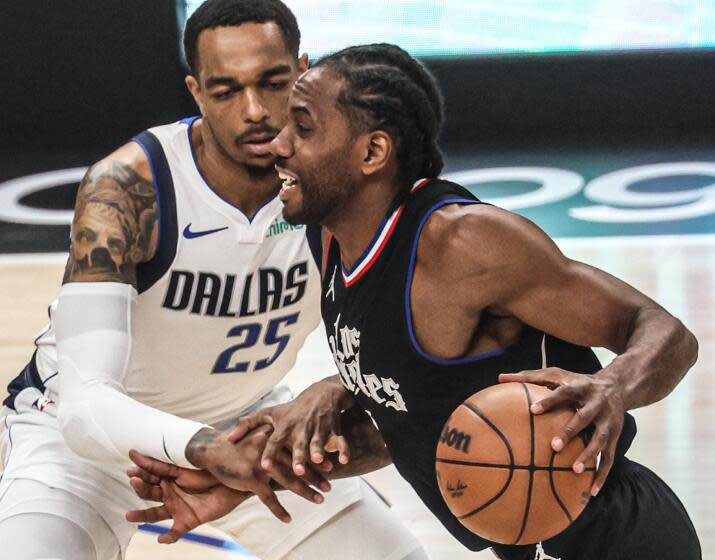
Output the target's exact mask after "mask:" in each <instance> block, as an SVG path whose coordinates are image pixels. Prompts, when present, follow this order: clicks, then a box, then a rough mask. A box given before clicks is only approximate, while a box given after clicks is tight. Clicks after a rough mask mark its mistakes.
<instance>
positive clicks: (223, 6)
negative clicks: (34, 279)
mask: <svg viewBox="0 0 715 560" xmlns="http://www.w3.org/2000/svg"><path fill="white" fill-rule="evenodd" d="M269 21H272V22H275V23H276V24H277V25H278V27H280V29H281V31H282V33H283V39H284V41H285V44H286V48H287V49H288V51H289V52H290V53H292V54H293V55H294V56H295V57H296V58H298V49H299V48H300V30H299V29H298V22H297V21H296V19H295V15H294V14H293V12H291V10H290V8H289V7H288V6H286V5H285V4H284V3H283V2H281V1H280V0H206V2H204V3H203V4H201V6H199V7H198V8H197V9H196V11H195V12H194V13H193V14H191V17H190V18H189V19H188V21H187V22H186V28H185V29H184V54H185V56H186V62H187V64H188V65H189V69H190V70H191V73H192V74H194V75H196V74H197V72H198V52H197V43H198V40H199V34H200V33H201V32H202V31H204V30H205V29H214V28H216V27H232V26H235V25H241V24H242V23H251V22H252V23H267V22H269Z"/></svg>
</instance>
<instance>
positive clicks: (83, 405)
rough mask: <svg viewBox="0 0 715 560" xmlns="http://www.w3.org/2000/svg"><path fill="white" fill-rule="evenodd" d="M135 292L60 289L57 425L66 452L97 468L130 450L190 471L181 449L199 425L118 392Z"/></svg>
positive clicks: (79, 286) (98, 285)
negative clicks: (68, 448) (187, 468)
mask: <svg viewBox="0 0 715 560" xmlns="http://www.w3.org/2000/svg"><path fill="white" fill-rule="evenodd" d="M136 296H137V292H136V290H135V289H134V288H133V287H132V286H130V285H128V284H119V283H115V282H86V283H85V282H77V283H69V284H65V285H64V286H62V289H61V290H60V295H59V300H58V305H57V310H56V312H55V313H54V315H53V321H54V324H55V330H56V335H57V358H58V368H59V376H58V377H59V399H58V410H57V418H58V420H59V425H60V429H61V431H62V435H63V437H64V438H65V441H66V442H67V445H68V446H69V447H70V448H71V449H72V450H73V451H74V452H75V453H77V454H78V455H80V456H82V457H84V458H86V459H91V460H95V461H102V462H113V463H126V462H127V461H128V453H129V450H130V449H136V450H137V451H139V452H141V453H143V454H144V455H148V456H150V457H155V458H157V459H161V460H163V461H170V462H172V463H174V464H176V465H179V466H181V467H189V468H193V465H192V464H191V463H189V461H188V460H187V459H186V456H185V450H186V445H187V444H188V442H189V440H190V439H191V438H192V437H193V436H194V435H195V434H196V432H198V431H199V430H200V429H201V428H203V427H205V426H204V424H200V423H198V422H193V421H191V420H186V419H183V418H179V417H178V416H173V415H171V414H168V413H166V412H162V411H160V410H157V409H155V408H151V407H149V406H146V405H144V404H142V403H140V402H138V401H136V400H134V399H132V398H130V397H129V396H127V395H126V394H125V392H124V388H123V386H122V381H123V379H124V375H125V373H126V371H127V366H128V363H129V357H130V354H131V341H132V338H131V316H132V306H133V305H134V301H135V299H136Z"/></svg>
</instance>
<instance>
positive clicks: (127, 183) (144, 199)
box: [62, 160, 158, 286]
mask: <svg viewBox="0 0 715 560" xmlns="http://www.w3.org/2000/svg"><path fill="white" fill-rule="evenodd" d="M157 215H158V213H157V203H156V196H155V194H154V187H153V185H152V183H151V182H149V181H147V180H146V179H144V178H143V177H141V176H140V175H139V174H138V173H136V171H134V170H133V169H132V168H131V166H129V165H126V164H123V163H119V162H117V161H111V160H103V161H100V162H99V163H97V164H95V165H94V166H92V167H91V168H90V169H89V170H88V171H87V174H86V175H85V176H84V179H82V182H81V183H80V187H79V191H78V193H77V203H76V205H75V214H74V220H73V222H72V243H71V247H70V256H69V260H68V261H67V267H66V269H65V275H64V279H63V282H62V283H63V284H64V283H67V282H122V283H124V284H132V285H133V286H136V265H137V264H138V263H140V262H144V261H145V260H147V259H148V258H149V257H150V256H151V250H152V241H153V239H154V237H155V230H156V227H157V225H158V224H157Z"/></svg>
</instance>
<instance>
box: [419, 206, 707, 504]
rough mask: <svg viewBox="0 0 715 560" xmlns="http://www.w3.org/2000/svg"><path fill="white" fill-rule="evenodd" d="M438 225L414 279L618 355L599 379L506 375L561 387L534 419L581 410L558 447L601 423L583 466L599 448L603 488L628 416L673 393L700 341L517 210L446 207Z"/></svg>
mask: <svg viewBox="0 0 715 560" xmlns="http://www.w3.org/2000/svg"><path fill="white" fill-rule="evenodd" d="M438 213H439V212H438ZM432 221H433V220H432V219H431V220H430V222H432ZM432 226H433V227H429V222H428V227H426V228H425V232H424V233H423V234H422V237H424V236H425V233H426V234H427V238H426V240H425V239H423V238H421V240H420V251H422V250H424V251H425V253H423V255H422V256H423V260H422V263H423V264H422V270H421V271H420V272H416V273H415V278H417V274H418V273H419V274H424V275H427V277H431V278H432V280H433V281H436V282H449V283H450V286H452V287H453V289H451V290H450V293H451V294H452V295H454V297H458V298H460V301H462V302H464V303H463V305H465V306H466V308H467V312H468V313H470V314H471V316H472V317H474V318H475V319H476V320H478V319H479V317H480V315H482V314H484V313H485V312H487V313H489V314H491V315H492V316H498V317H515V318H517V319H518V320H520V321H521V322H523V323H525V324H528V325H531V326H533V327H535V328H537V329H539V330H542V331H544V332H546V333H549V334H551V335H553V336H556V337H558V338H561V339H563V340H566V341H569V342H572V343H574V344H580V345H584V346H602V347H606V348H609V349H610V350H612V351H614V352H616V353H617V354H618V356H617V357H616V359H615V360H613V362H612V363H611V364H610V365H608V366H607V367H606V368H604V369H603V370H601V371H600V372H598V373H597V374H595V375H593V376H586V375H579V374H575V373H572V372H567V371H563V370H559V369H556V368H549V369H547V370H540V371H538V372H531V373H522V374H516V375H503V376H502V379H501V380H502V381H530V382H534V383H541V384H544V385H548V386H551V387H553V388H555V389H556V390H555V391H554V393H553V394H552V395H551V396H550V397H549V398H547V399H545V400H542V401H541V402H539V403H535V404H534V405H533V408H532V410H533V411H534V412H535V413H539V412H540V411H545V410H548V409H551V408H554V407H557V406H564V405H569V406H572V407H573V408H578V411H577V412H576V413H575V415H574V417H573V419H572V421H571V422H570V423H569V424H568V425H567V426H566V427H565V429H564V431H563V433H561V434H557V436H556V437H555V438H554V441H553V443H552V445H553V447H554V449H555V450H560V449H561V448H563V446H564V445H565V443H567V442H568V441H569V440H570V439H571V438H573V437H575V436H576V435H577V434H578V433H579V432H580V431H581V430H582V429H584V428H585V427H587V426H588V425H589V424H591V423H592V422H593V423H594V426H595V433H594V436H593V438H592V440H591V442H590V444H589V445H588V447H587V448H586V449H585V450H584V453H583V454H582V455H581V456H580V457H579V458H578V459H577V460H576V462H575V463H574V470H576V471H577V472H578V471H579V470H581V469H582V468H583V464H584V463H586V461H587V460H590V459H591V458H593V457H595V456H596V455H597V454H598V453H599V452H600V453H601V464H600V466H599V472H598V474H597V476H596V479H595V482H594V486H593V489H592V493H596V492H598V490H599V489H600V487H601V486H602V485H603V482H604V480H605V477H606V475H607V473H608V470H609V469H610V467H611V465H612V463H613V459H614V453H615V448H616V443H617V441H618V437H619V435H620V432H621V429H622V425H623V419H624V412H625V411H626V410H629V409H633V408H637V407H640V406H645V405H647V404H650V403H653V402H656V401H658V400H660V399H662V398H663V397H665V396H666V395H667V394H668V393H670V392H671V391H672V390H673V388H674V387H675V386H676V385H677V384H678V382H679V381H680V380H681V379H682V377H683V376H684V375H685V373H686V372H687V371H688V369H689V368H690V367H691V366H692V365H693V364H694V363H695V360H696V358H697V342H696V340H695V337H694V336H693V335H692V333H691V332H690V331H689V330H688V329H686V328H685V327H684V326H683V324H682V323H681V322H680V321H679V320H678V319H676V318H675V317H673V316H672V315H671V314H670V313H668V312H667V311H665V310H664V309H663V308H662V307H661V306H659V305H658V304H657V303H655V302H654V301H653V300H651V299H650V298H648V297H646V296H645V295H644V294H642V293H641V292H639V291H638V290H636V289H635V288H633V287H632V286H630V285H628V284H626V283H625V282H622V281H620V280H618V279H617V278H614V277H613V276H611V275H609V274H607V273H606V272H603V271H601V270H598V269H596V268H593V267H591V266H588V265H585V264H583V263H579V262H575V261H572V260H570V259H568V258H566V257H565V256H564V255H563V254H562V253H561V252H560V251H559V249H558V248H557V246H556V245H555V243H554V242H553V241H552V240H551V239H550V238H549V237H548V236H547V235H546V234H544V232H543V231H541V230H540V229H539V228H538V227H536V226H535V225H534V224H533V223H531V222H529V221H528V220H526V219H524V218H521V217H519V216H516V215H514V214H512V213H510V212H507V211H504V210H501V209H498V208H494V207H491V206H485V205H479V206H472V207H468V208H466V209H465V208H457V207H446V208H445V211H444V212H442V213H441V215H439V216H437V219H436V220H434V223H433V224H432ZM430 236H431V237H430ZM437 247H438V248H439V250H436V249H435V248H437ZM419 267H420V255H419V253H418V268H419Z"/></svg>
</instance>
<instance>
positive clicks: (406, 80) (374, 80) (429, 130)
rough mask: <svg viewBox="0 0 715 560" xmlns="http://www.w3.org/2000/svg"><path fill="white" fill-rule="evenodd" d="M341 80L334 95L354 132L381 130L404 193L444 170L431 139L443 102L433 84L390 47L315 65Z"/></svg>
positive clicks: (358, 50)
mask: <svg viewBox="0 0 715 560" xmlns="http://www.w3.org/2000/svg"><path fill="white" fill-rule="evenodd" d="M319 66H326V67H328V68H330V69H331V70H333V71H334V72H336V73H337V74H338V75H339V76H340V77H342V78H343V79H344V80H345V87H343V89H342V91H341V93H340V94H339V96H338V103H339V105H341V106H342V107H343V109H344V112H345V114H346V115H347V117H348V119H349V121H350V123H351V126H352V127H353V129H354V130H355V131H356V132H357V133H360V132H365V131H368V130H384V131H385V132H387V133H388V134H390V135H391V136H392V138H393V140H394V141H395V144H396V149H397V161H398V165H399V169H400V178H401V179H402V181H403V182H404V183H405V185H406V186H407V187H408V188H411V186H412V184H413V183H414V182H415V181H416V180H417V179H419V178H421V177H429V178H433V177H437V176H438V175H439V173H440V172H441V171H442V168H443V167H444V160H443V157H442V151H441V150H440V148H439V146H438V145H437V137H438V136H439V133H440V130H441V128H442V120H443V118H444V101H443V99H442V94H441V92H440V90H439V87H438V85H437V82H436V80H435V79H434V77H433V76H432V75H431V74H430V73H429V71H428V70H427V69H426V68H425V67H424V66H423V65H422V64H421V63H420V62H418V61H417V60H416V59H414V58H412V57H411V56H410V55H409V54H408V53H407V52H405V51H404V50H402V49H401V48H400V47H398V46H396V45H390V44H388V43H378V44H373V45H361V46H357V47H349V48H346V49H343V50H341V51H338V52H336V53H333V54H330V55H328V56H325V57H323V58H321V59H320V60H318V62H317V63H316V64H315V65H314V67H319Z"/></svg>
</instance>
